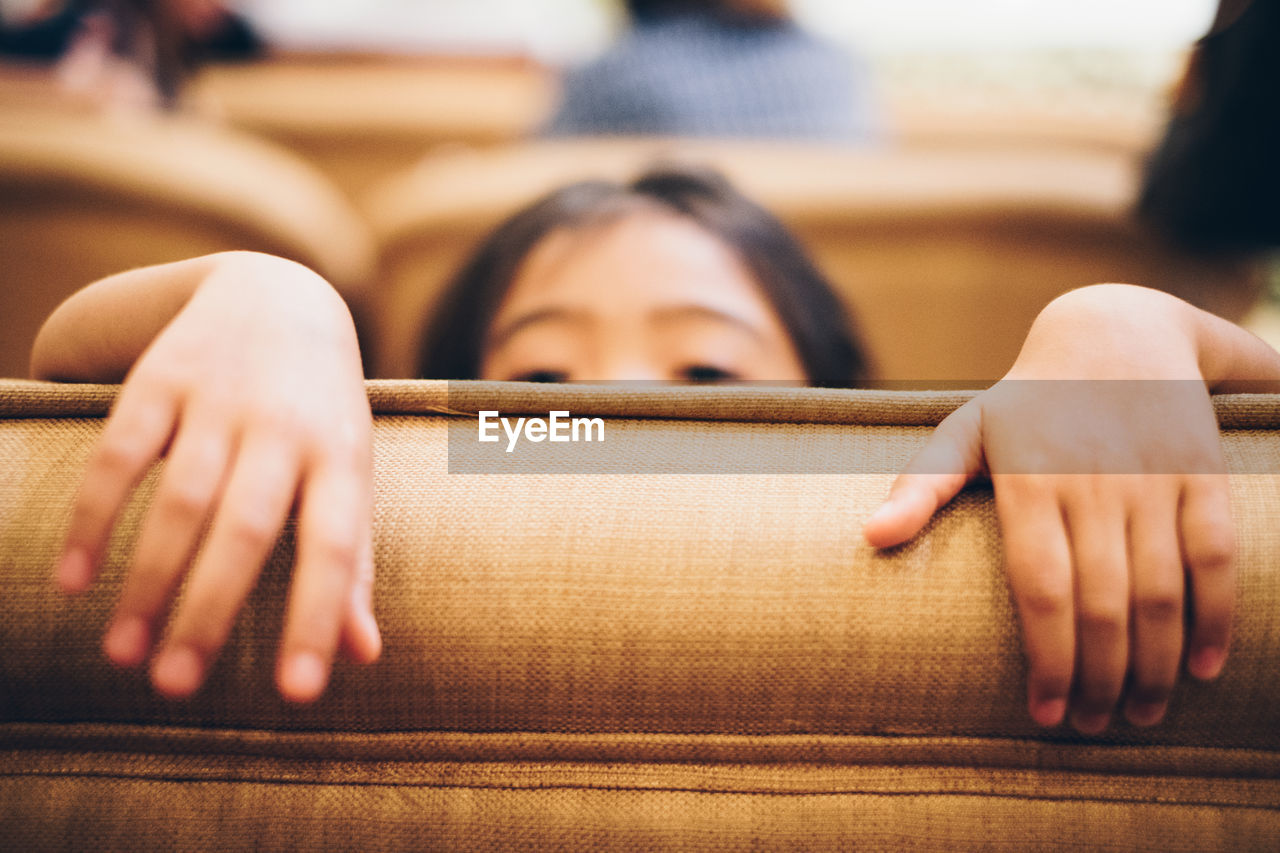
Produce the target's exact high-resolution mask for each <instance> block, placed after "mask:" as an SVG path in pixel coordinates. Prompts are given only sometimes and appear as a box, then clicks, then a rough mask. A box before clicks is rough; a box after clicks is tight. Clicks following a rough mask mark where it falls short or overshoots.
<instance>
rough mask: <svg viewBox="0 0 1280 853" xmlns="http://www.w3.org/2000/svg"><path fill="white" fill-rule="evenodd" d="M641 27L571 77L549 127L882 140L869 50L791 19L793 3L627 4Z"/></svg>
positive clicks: (558, 132) (560, 131) (574, 131)
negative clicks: (844, 44) (863, 53)
mask: <svg viewBox="0 0 1280 853" xmlns="http://www.w3.org/2000/svg"><path fill="white" fill-rule="evenodd" d="M626 8H627V11H628V14H629V16H630V20H631V26H630V28H629V29H628V30H627V31H626V32H624V33H623V34H622V36H621V37H620V38H619V39H618V40H617V41H616V42H615V43H614V44H613V45H612V46H611V47H610V48H608V49H607V50H606V51H605V53H604V54H602V55H601V56H600V57H598V58H597V59H595V60H594V61H592V62H590V63H588V64H586V65H584V66H582V67H580V68H577V69H575V70H572V71H570V72H568V73H567V74H566V75H565V78H564V88H563V99H562V103H561V105H560V108H559V111H558V112H557V114H556V115H555V117H554V118H553V119H552V121H551V123H550V125H549V127H548V128H547V133H548V134H550V135H552V136H571V135H594V134H608V135H650V136H655V135H656V136H721V137H789V138H809V139H830V140H845V141H859V142H860V141H875V140H878V139H879V138H880V136H881V135H882V132H883V128H882V120H881V118H880V115H879V109H878V107H877V105H876V103H875V98H874V95H873V92H872V84H871V78H870V71H869V69H868V67H867V65H866V64H865V62H863V61H862V60H861V58H860V57H857V56H855V55H851V54H850V53H849V52H848V51H846V50H845V49H843V48H841V47H838V46H836V45H834V44H829V43H827V42H825V41H822V40H820V39H819V38H817V37H816V36H814V35H812V34H810V33H808V32H806V31H805V30H803V29H802V28H801V27H800V26H799V25H797V24H796V22H795V21H794V20H793V19H792V17H791V15H790V13H789V11H788V9H787V4H786V2H785V0H627V2H626Z"/></svg>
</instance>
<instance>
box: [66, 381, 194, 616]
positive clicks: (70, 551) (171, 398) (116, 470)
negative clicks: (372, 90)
mask: <svg viewBox="0 0 1280 853" xmlns="http://www.w3.org/2000/svg"><path fill="white" fill-rule="evenodd" d="M178 405H179V399H178V396H177V395H176V394H174V393H170V392H166V391H163V390H161V389H160V388H158V387H157V386H154V385H136V384H134V385H130V384H126V385H125V387H124V388H123V389H121V391H120V397H119V400H118V401H117V403H116V406H115V410H114V411H113V412H112V414H111V417H110V418H109V419H108V420H107V425H106V427H105V428H104V429H103V431H102V437H101V438H100V439H99V440H98V444H97V446H96V447H95V448H94V451H93V453H92V455H91V456H90V457H89V463H88V466H87V467H86V469H85V474H84V479H83V480H82V481H81V484H80V490H79V492H78V493H77V494H76V500H75V506H74V507H73V509H72V511H71V523H70V525H69V527H68V529H67V538H66V542H65V544H64V545H63V549H62V555H61V557H59V559H58V565H57V569H56V571H55V574H56V577H57V581H58V584H59V586H61V587H62V589H63V590H65V591H67V592H81V591H83V590H84V589H86V588H88V586H89V584H91V583H92V582H93V577H94V574H95V573H96V572H97V567H98V562H99V561H100V560H101V558H102V553H103V551H104V550H105V549H106V545H107V540H108V538H109V537H110V535H111V528H112V527H113V526H114V525H115V521H116V517H117V516H118V515H119V514H120V510H121V508H122V507H123V506H124V504H125V501H126V500H127V499H128V497H129V493H130V492H132V491H133V488H134V486H136V485H137V484H138V482H139V481H140V480H141V479H142V477H143V475H144V474H146V472H147V469H148V468H149V467H150V465H151V463H152V462H153V461H154V460H155V459H157V458H158V457H159V456H160V455H161V454H162V453H163V452H164V448H165V445H166V444H168V442H169V439H170V437H171V436H172V434H173V429H174V425H175V424H176V422H177V419H178Z"/></svg>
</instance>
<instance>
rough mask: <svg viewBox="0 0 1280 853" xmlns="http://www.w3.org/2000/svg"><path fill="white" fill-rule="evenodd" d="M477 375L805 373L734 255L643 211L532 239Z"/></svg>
mask: <svg viewBox="0 0 1280 853" xmlns="http://www.w3.org/2000/svg"><path fill="white" fill-rule="evenodd" d="M480 378H482V379H505V380H535V381H547V382H567V381H575V380H591V381H598V382H612V381H618V380H629V379H630V380H650V381H678V382H690V381H694V382H709V381H710V382H714V381H753V380H765V379H774V380H787V381H791V382H795V383H797V384H799V383H803V382H805V380H806V376H805V372H804V367H803V365H802V364H801V361H800V357H799V356H798V355H797V353H796V351H795V347H794V346H793V345H792V343H791V339H790V337H789V335H788V334H787V332H786V329H785V328H784V327H783V325H782V322H781V320H779V318H778V316H777V315H776V314H775V313H774V311H773V309H772V308H771V307H770V306H769V303H768V301H767V300H766V299H765V297H764V294H763V293H762V292H761V291H760V287H759V285H757V284H756V283H755V280H754V279H753V278H752V276H751V274H750V272H749V271H748V270H747V268H746V267H745V266H744V265H743V263H742V262H741V261H740V260H739V259H738V258H737V256H736V255H735V254H734V253H733V251H732V250H730V249H729V248H728V247H726V246H725V245H724V244H723V243H721V242H720V241H719V240H718V239H717V238H715V237H713V236H712V235H711V234H709V233H708V232H706V231H704V230H703V229H702V228H700V227H699V226H697V225H695V224H694V223H692V222H690V221H688V220H685V219H681V218H679V217H677V216H674V215H667V214H662V213H657V212H648V211H646V212H640V213H633V214H630V215H628V216H625V217H623V218H622V219H620V220H616V221H612V222H608V223H606V224H603V225H598V226H590V227H584V228H578V229H572V230H570V229H561V230H558V231H554V232H552V233H551V234H550V235H548V236H547V237H545V238H544V239H543V240H542V241H541V242H540V243H538V244H537V245H536V246H534V248H533V251H531V252H530V253H529V256H528V257H527V258H526V259H525V261H524V263H523V264H522V265H521V267H520V271H519V272H518V274H517V276H516V280H515V282H514V283H513V284H512V286H511V289H510V290H509V291H508V292H507V295H506V297H505V299H504V300H503V302H502V304H501V306H499V308H498V312H497V314H496V316H495V317H494V321H493V324H492V326H491V327H490V329H489V334H488V339H487V341H486V344H485V349H484V355H483V357H482V359H481V366H480Z"/></svg>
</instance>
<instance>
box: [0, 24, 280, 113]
mask: <svg viewBox="0 0 1280 853" xmlns="http://www.w3.org/2000/svg"><path fill="white" fill-rule="evenodd" d="M262 49H263V45H262V41H261V40H260V39H259V38H258V36H257V35H256V34H255V33H254V31H253V30H252V29H251V28H250V27H249V25H248V24H247V23H245V21H244V20H243V19H241V18H240V17H239V16H238V15H236V14H235V13H234V12H232V11H231V10H230V9H228V8H227V7H226V5H224V4H223V3H222V2H220V0H68V2H64V3H57V2H41V3H36V4H34V5H32V6H31V8H28V9H26V10H24V11H22V12H21V13H20V14H19V13H18V12H16V11H9V12H8V13H6V14H5V15H4V17H3V19H2V20H0V55H4V56H7V57H10V58H13V59H18V60H25V61H34V62H56V63H57V67H58V76H59V79H60V81H61V83H62V84H63V86H64V88H65V89H66V90H67V91H68V93H69V94H71V95H74V96H78V97H85V98H88V99H89V100H91V101H95V102H97V103H99V104H100V105H101V106H104V107H106V108H118V109H126V110H146V109H153V108H162V109H173V108H174V107H176V106H177V104H178V99H179V95H180V94H181V89H182V85H183V83H184V82H185V81H186V79H187V78H188V77H190V75H191V74H192V73H193V72H194V71H195V69H196V68H197V67H199V65H200V64H201V63H203V62H205V61H209V60H215V59H216V60H239V59H248V58H252V57H255V56H258V55H259V54H260V53H261V52H262Z"/></svg>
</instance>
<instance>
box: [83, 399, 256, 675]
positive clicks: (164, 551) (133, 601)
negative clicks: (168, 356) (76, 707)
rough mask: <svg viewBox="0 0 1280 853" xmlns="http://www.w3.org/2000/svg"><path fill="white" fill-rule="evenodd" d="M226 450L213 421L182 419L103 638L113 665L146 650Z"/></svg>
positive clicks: (222, 471)
mask: <svg viewBox="0 0 1280 853" xmlns="http://www.w3.org/2000/svg"><path fill="white" fill-rule="evenodd" d="M231 451H232V448H231V439H230V437H229V435H228V433H227V431H226V430H224V429H222V428H221V427H220V425H219V424H217V421H216V420H213V419H211V418H207V417H200V416H199V415H196V416H192V415H190V414H188V416H187V417H185V418H184V419H183V426H182V429H181V431H180V432H179V433H178V437H177V439H176V440H175V442H174V445H173V450H172V451H171V452H170V453H169V458H168V460H167V461H166V462H165V469H164V474H163V475H162V477H161V480H160V485H159V487H158V488H157V490H156V495H155V499H154V500H153V501H152V504H151V508H150V510H149V511H148V512H147V517H146V521H145V522H144V523H143V527H142V533H141V534H140V535H139V538H138V545H137V548H136V549H135V552H134V558H133V564H132V566H131V567H130V569H129V574H128V576H127V577H126V578H125V583H124V589H123V590H122V591H121V593H120V600H119V602H118V603H117V604H116V610H115V615H114V616H113V617H112V622H111V626H110V627H109V628H108V630H107V633H106V636H105V638H104V640H103V648H104V650H105V651H106V653H107V656H108V657H109V658H111V659H112V660H113V661H115V662H116V663H117V664H120V665H121V666H134V665H137V664H139V663H141V662H142V661H143V660H144V659H145V658H146V656H147V654H148V652H149V651H150V650H151V643H152V635H153V632H154V628H155V624H156V622H157V620H158V619H159V618H160V615H161V613H162V612H163V610H164V609H165V607H166V606H167V605H168V603H169V600H170V598H171V597H172V595H173V591H174V589H175V588H176V586H177V584H178V579H179V578H180V577H181V576H182V573H183V571H184V570H185V569H186V567H187V565H188V563H189V562H190V560H191V557H192V554H193V553H194V552H195V548H196V544H197V542H198V541H199V538H200V532H201V530H202V529H203V527H204V523H205V520H206V519H207V518H208V515H209V511H210V508H211V507H212V505H213V501H214V498H215V496H216V495H217V493H218V490H219V488H220V487H221V485H222V482H223V479H224V477H225V476H226V470H227V461H228V459H229V458H230V456H231Z"/></svg>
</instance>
